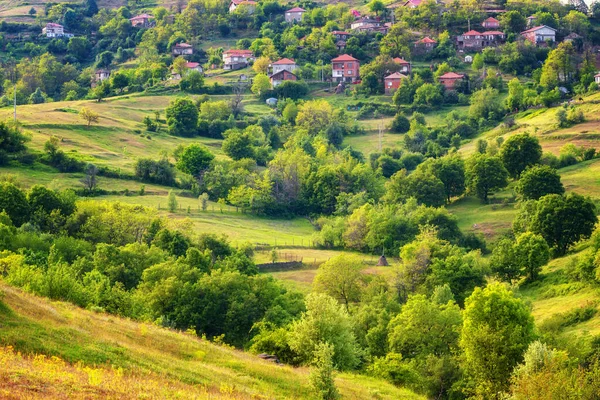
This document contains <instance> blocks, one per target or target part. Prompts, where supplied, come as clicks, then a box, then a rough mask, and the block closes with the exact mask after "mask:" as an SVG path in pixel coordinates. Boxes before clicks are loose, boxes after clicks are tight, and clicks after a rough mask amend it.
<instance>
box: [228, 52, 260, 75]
mask: <svg viewBox="0 0 600 400" xmlns="http://www.w3.org/2000/svg"><path fill="white" fill-rule="evenodd" d="M253 60H254V55H253V54H252V51H251V50H235V49H232V50H227V51H225V52H223V69H225V70H229V71H233V70H236V69H240V68H246V67H247V66H248V64H249V63H250V61H253Z"/></svg>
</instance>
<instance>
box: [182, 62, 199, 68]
mask: <svg viewBox="0 0 600 400" xmlns="http://www.w3.org/2000/svg"><path fill="white" fill-rule="evenodd" d="M198 65H200V63H197V62H186V63H185V66H186V68H196V67H198Z"/></svg>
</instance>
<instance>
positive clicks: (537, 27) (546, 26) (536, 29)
mask: <svg viewBox="0 0 600 400" xmlns="http://www.w3.org/2000/svg"><path fill="white" fill-rule="evenodd" d="M542 28H548V29H552V30H553V31H554V32H556V29H554V28H551V27H549V26H548V25H540V26H536V27H533V28H531V29H527V30H526V31H523V32H521V34H523V33H529V32H535V31H539V30H540V29H542Z"/></svg>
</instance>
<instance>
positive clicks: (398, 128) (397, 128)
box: [391, 113, 410, 133]
mask: <svg viewBox="0 0 600 400" xmlns="http://www.w3.org/2000/svg"><path fill="white" fill-rule="evenodd" d="M391 128H392V132H395V133H406V132H408V130H409V129H410V121H409V120H408V118H406V117H405V116H404V114H400V113H398V114H396V116H395V117H394V119H393V120H392V127H391Z"/></svg>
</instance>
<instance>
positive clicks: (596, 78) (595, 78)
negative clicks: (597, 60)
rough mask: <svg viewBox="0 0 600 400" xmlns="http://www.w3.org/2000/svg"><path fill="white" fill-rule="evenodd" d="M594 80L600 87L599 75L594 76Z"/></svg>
mask: <svg viewBox="0 0 600 400" xmlns="http://www.w3.org/2000/svg"><path fill="white" fill-rule="evenodd" d="M594 80H595V81H596V83H597V84H598V86H600V74H596V75H594Z"/></svg>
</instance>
